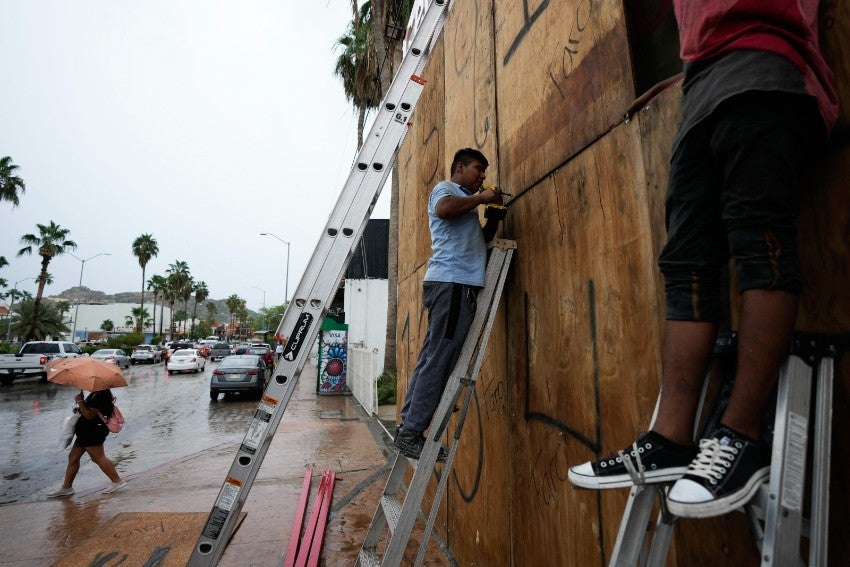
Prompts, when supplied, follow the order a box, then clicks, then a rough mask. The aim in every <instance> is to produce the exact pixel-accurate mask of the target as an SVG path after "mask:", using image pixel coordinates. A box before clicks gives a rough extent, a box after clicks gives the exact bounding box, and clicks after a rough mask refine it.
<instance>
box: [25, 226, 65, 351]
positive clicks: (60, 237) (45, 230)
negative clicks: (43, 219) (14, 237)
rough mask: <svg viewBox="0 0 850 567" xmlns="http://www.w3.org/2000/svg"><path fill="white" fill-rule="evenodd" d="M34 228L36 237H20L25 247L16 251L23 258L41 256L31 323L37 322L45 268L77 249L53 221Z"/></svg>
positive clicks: (63, 229) (45, 279) (45, 281)
mask: <svg viewBox="0 0 850 567" xmlns="http://www.w3.org/2000/svg"><path fill="white" fill-rule="evenodd" d="M36 226H37V227H38V235H35V234H25V235H23V236H22V237H21V244H26V246H24V247H23V248H21V249H20V250H18V256H23V255H24V254H27V255H30V254H32V252H33V250H36V253H37V254H38V255H39V256H41V272H40V273H39V275H38V278H36V281H38V291H37V292H36V296H35V306H34V308H33V309H34V314H33V322H36V321H38V312H39V310H40V309H41V298H42V296H43V295H44V286H45V285H46V284H47V280H48V277H49V275H48V273H47V266H48V265H49V264H50V261H51V260H53V258H55V257H56V256H61V255H62V254H64V253H66V252H69V251H71V250H75V249H76V248H77V243H76V242H74V241H73V240H67V237H68V234H69V233H70V232H71V231H70V230H68V229H67V228H62V227H61V226H59V225H58V224H56V223H55V222H53V221H50V224H49V225H43V224H36ZM34 332H35V330H34V329H33V330H32V331H31V332H29V333H26V340H28V341H29V340H32V337H33V334H32V333H34Z"/></svg>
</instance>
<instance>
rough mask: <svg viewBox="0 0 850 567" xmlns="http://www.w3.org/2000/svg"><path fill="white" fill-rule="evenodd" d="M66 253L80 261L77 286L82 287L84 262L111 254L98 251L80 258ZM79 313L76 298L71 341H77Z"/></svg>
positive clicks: (78, 302) (78, 303)
mask: <svg viewBox="0 0 850 567" xmlns="http://www.w3.org/2000/svg"><path fill="white" fill-rule="evenodd" d="M68 255H69V256H71V257H72V258H76V259H77V260H79V261H80V283H78V284H77V287H82V285H83V268H85V267H86V262H88V261H89V260H92V259H94V258H97V257H98V256H112V254H110V253H109V252H100V253H98V254H95V255H94V256H89V257H88V258H80V257H79V256H77V255H75V254H72V253H71V252H68ZM79 314H80V301H79V300H77V306H76V307H75V308H74V328H73V330H72V331H71V342H77V340H76V339H77V316H78V315H79Z"/></svg>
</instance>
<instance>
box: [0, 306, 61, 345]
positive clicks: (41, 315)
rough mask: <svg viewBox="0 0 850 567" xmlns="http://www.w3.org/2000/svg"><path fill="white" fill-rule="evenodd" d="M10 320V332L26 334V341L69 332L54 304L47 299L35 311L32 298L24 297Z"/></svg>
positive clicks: (20, 334)
mask: <svg viewBox="0 0 850 567" xmlns="http://www.w3.org/2000/svg"><path fill="white" fill-rule="evenodd" d="M10 316H11V314H10ZM11 322H12V333H13V334H14V335H15V336H23V335H27V336H28V337H29V338H28V339H27V340H28V341H30V340H36V341H41V340H45V339H47V338H48V337H58V336H60V335H64V334H66V333H69V332H71V329H69V328H68V326H67V325H65V323H64V322H63V321H62V315H61V314H60V313H59V311H58V310H57V309H56V306H55V305H53V304H52V303H50V302H49V301H48V302H46V303H45V304H44V305H42V306H41V307H40V308H39V309H38V310H37V311H36V302H35V301H34V300H33V299H32V298H25V299H23V300H22V301H21V302H20V303H19V304H18V307H17V313H16V314H15V315H14V316H13V317H12V320H11Z"/></svg>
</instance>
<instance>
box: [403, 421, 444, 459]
mask: <svg viewBox="0 0 850 567" xmlns="http://www.w3.org/2000/svg"><path fill="white" fill-rule="evenodd" d="M393 444H394V445H395V446H396V447H398V452H399V453H401V454H402V455H404V456H405V457H407V458H408V459H419V457H420V456H421V455H422V449H423V447H425V436H424V435H422V433H421V432H419V431H414V430H412V429H405V428H404V427H403V426H399V428H398V433H397V434H396V436H395V439H394V440H393ZM447 458H448V454H446V451H445V450H444V449H443V448H442V447H440V452H439V453H438V454H437V462H438V463H445V462H446V459H447Z"/></svg>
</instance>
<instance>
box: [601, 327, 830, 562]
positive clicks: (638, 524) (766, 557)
mask: <svg viewBox="0 0 850 567" xmlns="http://www.w3.org/2000/svg"><path fill="white" fill-rule="evenodd" d="M835 339H836V337H834V336H828V335H820V334H812V333H795V335H794V339H793V345H792V349H791V354H790V355H789V357H788V360H787V361H786V362H785V364H784V365H783V368H782V370H781V372H780V375H779V383H778V390H777V400H776V411H775V417H774V429H773V456H772V460H771V464H770V478H769V480H768V481H767V482H765V483H764V484H762V486H761V487H760V488H759V491H758V492H757V493H756V495H755V496H754V497H753V499H752V500H751V501H750V502H749V503H748V504H747V505H745V507H744V508H745V511H746V512H747V514H748V515H749V517H750V520H751V523H752V527H753V533H754V534H755V537H756V543H757V545H758V546H759V548H760V551H761V554H760V555H761V565H762V567H792V566H793V567H798V566H800V565H806V564H808V565H809V566H810V567H820V566H822V565H826V564H827V538H828V533H829V525H828V522H829V473H830V447H831V442H832V432H831V430H832V427H831V424H832V396H833V376H834V369H835V368H834V367H835V358H836V356H837V353H838V351H839V348H838V345H837V342H836V341H835ZM813 390H814V392H815V400H814V405H813V406H812V403H811V396H812V391H813ZM812 409H813V410H814V417H810V411H811V410H812ZM810 421H812V422H813V439H812V441H813V443H812V445H813V452H814V454H813V456H812V459H813V462H814V463H817V466H814V467H812V469H813V471H814V475H813V478H812V481H811V493H810V499H811V513H810V516H811V517H810V518H809V519H808V522H807V523H808V526H807V527H808V529H807V530H806V529H804V527H805V526H804V518H803V504H804V497H805V494H804V488H805V486H806V453H807V450H808V444H809V422H810ZM670 486H671V483H666V484H655V485H649V484H646V485H637V486H634V487H632V489H631V492H630V494H629V499H628V502H627V504H626V509H625V511H624V513H623V519H622V521H621V522H620V530H619V533H618V534H617V541H616V544H615V546H614V551H613V553H612V555H611V561H610V562H609V566H612V567H625V566H629V567H632V566H634V565H640V566H648V567H662V566H663V565H664V563H665V561H666V558H667V553H668V549H669V546H670V540H671V539H672V536H673V528H674V526H675V523H676V520H677V519H678V518H677V517H676V516H674V515H672V514H670V512H669V511H668V510H667V507H666V505H665V499H666V496H667V492H668V490H669V488H670ZM656 498H657V499H658V502H659V509H660V511H659V514H658V519H657V521H656V523H655V524H654V526H653V524H651V523H650V522H649V516H650V514H651V513H652V510H653V507H654V503H655V501H656ZM653 532H654V535H653V536H652V538H651V542H650V535H651V533H653ZM801 537H808V538H809V558H808V563H806V562H805V561H803V558H801V557H800V538H801Z"/></svg>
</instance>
